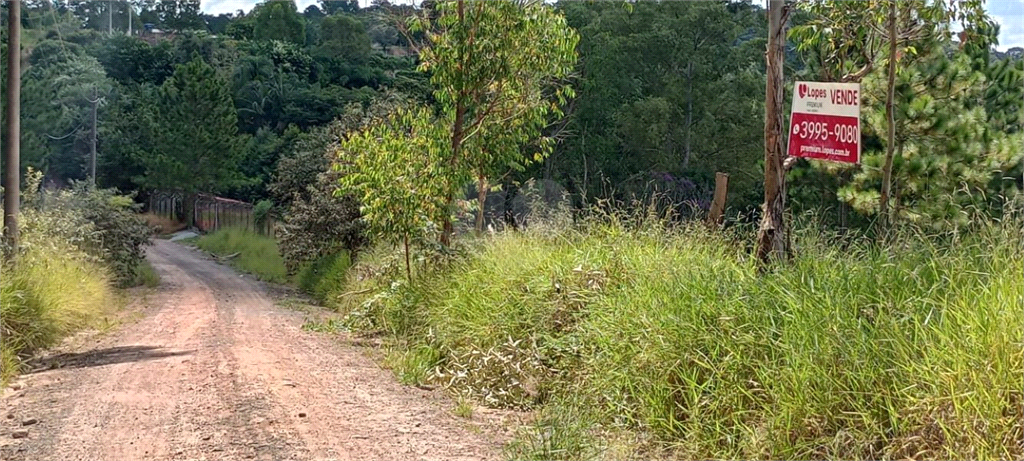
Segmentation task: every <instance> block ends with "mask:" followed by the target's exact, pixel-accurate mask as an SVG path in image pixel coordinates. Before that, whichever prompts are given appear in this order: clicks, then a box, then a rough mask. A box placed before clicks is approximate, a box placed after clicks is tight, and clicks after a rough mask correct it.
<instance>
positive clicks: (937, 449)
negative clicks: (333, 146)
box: [340, 219, 1024, 459]
mask: <svg viewBox="0 0 1024 461" xmlns="http://www.w3.org/2000/svg"><path fill="white" fill-rule="evenodd" d="M1021 225H1022V221H1021V220H1019V219H1015V220H1011V221H1008V222H1005V223H1002V224H992V225H986V226H983V227H982V228H981V229H979V230H977V231H975V232H972V233H970V234H968V235H963V236H956V235H925V234H923V233H921V232H919V231H917V230H915V229H914V228H906V229H904V230H903V231H902V232H901V233H900V236H899V238H898V239H896V241H898V242H899V243H893V244H891V245H887V246H877V245H875V244H874V243H873V242H872V241H870V240H869V239H865V238H863V237H862V236H856V235H848V236H839V235H837V234H835V233H832V232H829V231H827V230H823V229H822V228H821V227H819V226H814V225H810V224H805V225H803V226H801V227H800V230H799V231H798V232H797V234H796V236H795V240H794V243H795V245H796V247H797V248H798V249H799V250H798V255H797V256H796V259H795V260H794V261H793V263H792V264H791V265H790V266H788V267H783V268H778V269H776V270H774V271H772V272H771V273H768V274H764V275H759V273H758V267H757V264H756V262H755V261H752V260H751V257H750V255H749V254H748V252H747V251H745V249H744V245H743V244H742V243H740V242H743V241H749V240H750V236H749V235H745V233H743V232H737V233H733V234H720V233H714V232H709V231H707V230H706V228H704V227H703V226H698V225H692V226H682V227H674V228H666V227H663V226H661V225H660V224H658V223H651V224H648V225H642V226H639V227H635V226H630V225H627V224H625V223H624V222H623V221H617V220H600V221H597V222H592V223H590V224H587V225H584V226H583V227H581V228H579V229H573V230H561V231H556V230H552V229H545V230H531V231H526V232H522V233H506V234H501V235H497V236H495V237H493V238H486V239H481V240H476V241H470V242H467V247H466V248H465V255H464V256H463V257H460V258H458V259H457V260H455V261H453V262H451V263H450V264H447V265H445V266H442V267H434V268H430V269H429V270H421V271H419V272H418V273H417V274H416V275H415V276H414V277H415V278H414V280H415V281H414V283H413V284H409V283H406V282H405V281H404V280H403V279H404V277H403V275H404V274H403V272H404V267H403V263H402V257H401V256H400V254H392V252H383V251H378V252H372V253H371V254H372V255H373V256H370V257H367V258H365V259H364V260H362V261H361V262H359V263H357V264H356V265H355V266H354V267H353V270H352V271H351V274H350V276H349V284H348V286H347V287H346V288H345V290H346V291H354V290H368V291H369V292H368V293H366V294H363V295H359V296H348V297H346V298H344V302H343V303H342V304H340V308H341V310H342V313H344V314H346V317H345V324H346V325H347V326H348V327H350V328H354V329H356V330H359V331H363V332H369V333H386V334H387V335H388V337H390V338H391V342H390V347H391V349H390V357H389V358H388V359H387V360H386V362H387V363H389V364H390V365H391V366H392V368H393V369H395V370H396V373H397V374H399V376H400V377H402V378H403V379H404V380H406V381H408V382H410V383H415V384H429V385H440V386H444V387H447V388H449V389H450V390H451V391H452V392H453V393H455V394H457V395H469V396H471V397H472V398H473V399H474V400H475V401H476V402H479V403H481V404H484V405H488V406H492V407H500V408H517V409H530V410H536V411H538V415H539V419H538V422H537V423H536V425H535V426H534V427H531V428H528V429H527V430H525V431H524V432H523V433H522V434H520V437H519V438H518V439H517V440H516V441H515V442H514V443H513V444H511V445H510V446H509V453H508V455H509V456H510V457H511V458H513V459H593V458H595V457H598V458H600V457H602V456H605V457H608V456H610V457H612V458H615V459H622V458H624V457H629V458H635V457H641V458H665V457H671V458H679V459H694V458H716V459H718V458H722V459H812V458H813V459H822V458H829V459H834V458H844V459H883V458H885V459H889V458H945V459H995V458H999V459H1013V458H1019V457H1021V456H1022V455H1024V452H1022V451H1021V442H1022V441H1024V440H1022V438H1021V437H1022V434H1024V432H1022V431H1024V427H1022V424H1024V423H1022V421H1024V419H1022V418H1024V415H1022V413H1021V408H1022V407H1024V396H1022V393H1021V389H1022V388H1024V379H1022V375H1021V373H1020V370H1021V369H1022V368H1024V362H1022V358H1024V356H1022V347H1021V339H1020V338H1021V337H1022V336H1024V326H1022V325H1024V311H1022V310H1021V299H1022V297H1024V285H1022V284H1021V282H1020V274H1021V273H1022V272H1024V256H1022V251H1021V250H1022V248H1021V245H1020V241H1021V237H1022V234H1021V230H1020V229H1021ZM396 253H397V252H396ZM396 280H397V281H396ZM616 441H617V442H616ZM616 443H617V444H618V445H615V444H616ZM609 444H611V445H609ZM609 450H610V451H609Z"/></svg>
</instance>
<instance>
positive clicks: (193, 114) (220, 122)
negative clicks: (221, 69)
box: [144, 56, 242, 193]
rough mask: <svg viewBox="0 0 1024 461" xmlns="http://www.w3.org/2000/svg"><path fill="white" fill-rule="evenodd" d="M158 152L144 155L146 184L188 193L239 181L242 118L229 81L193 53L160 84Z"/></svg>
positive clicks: (219, 187)
mask: <svg viewBox="0 0 1024 461" xmlns="http://www.w3.org/2000/svg"><path fill="white" fill-rule="evenodd" d="M159 95H160V104H159V106H158V111H157V126H156V128H155V129H156V130H157V132H156V139H157V143H156V146H155V148H154V150H155V152H154V153H153V154H152V155H150V156H147V157H145V162H146V176H145V178H144V181H145V185H146V186H148V187H151V188H154V189H163V190H181V191H184V192H186V193H196V192H217V191H218V190H220V189H223V188H225V187H227V186H230V185H232V184H233V183H237V182H238V181H239V180H240V178H239V177H238V174H237V168H238V161H239V156H240V154H241V152H242V151H241V149H240V142H239V141H241V140H240V139H239V138H238V137H237V136H236V135H237V132H238V118H237V115H236V113H235V108H234V106H233V105H232V104H231V93H230V92H229V90H228V84H227V82H226V81H224V79H223V78H221V77H219V76H218V75H217V74H216V72H215V71H214V69H213V68H212V67H210V65H208V64H206V63H205V62H203V61H202V60H201V59H199V57H198V56H194V57H193V60H192V61H191V62H189V63H188V64H185V65H181V66H178V67H177V69H176V70H175V71H174V75H173V76H171V77H170V78H169V79H167V81H165V82H164V84H163V85H162V86H161V87H160V91H159Z"/></svg>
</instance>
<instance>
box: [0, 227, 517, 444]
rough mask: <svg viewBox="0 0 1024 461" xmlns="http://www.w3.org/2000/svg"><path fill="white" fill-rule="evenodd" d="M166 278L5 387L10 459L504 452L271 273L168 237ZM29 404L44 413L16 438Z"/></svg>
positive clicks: (159, 244) (158, 258) (157, 251)
mask: <svg viewBox="0 0 1024 461" xmlns="http://www.w3.org/2000/svg"><path fill="white" fill-rule="evenodd" d="M148 258H149V260H150V262H151V263H152V264H153V266H154V267H155V268H156V270H157V271H158V272H159V274H160V276H161V280H162V285H161V288H160V289H159V290H158V292H157V293H156V295H155V296H154V297H153V299H151V300H150V301H151V302H150V304H151V305H152V306H153V308H152V309H150V310H149V311H147V313H146V315H145V317H144V318H143V319H141V320H140V321H138V322H136V323H134V324H132V325H130V326H128V327H126V328H123V329H122V330H121V331H118V332H116V333H114V334H112V335H110V336H109V337H106V338H104V339H101V340H100V341H99V342H98V343H96V344H94V345H93V346H91V347H89V348H88V349H87V350H82V351H75V352H72V353H68V354H60V355H57V356H54V357H50V359H49V360H50V361H51V362H53V361H55V362H59V363H60V364H61V365H62V366H61V367H59V368H55V369H50V370H45V371H39V372H34V373H29V374H28V375H26V376H25V377H24V378H23V379H22V380H21V381H24V382H25V384H26V388H25V389H23V390H20V391H17V392H14V393H13V395H11V394H10V393H8V395H6V396H5V397H4V398H3V406H4V410H3V414H4V415H5V417H4V419H3V423H2V424H3V427H4V429H6V430H5V431H4V433H3V434H2V436H0V440H2V442H0V458H3V459H5V460H127V459H131V460H144V459H145V460H171V459H174V460H178V459H217V460H242V459H257V460H284V459H295V460H306V459H309V460H314V459H315V460H327V459H337V460H349V459H352V460H356V459H358V460H364V459H452V460H475V459H495V458H497V457H499V454H500V441H499V439H500V438H501V437H500V436H498V435H495V434H494V433H492V432H490V431H488V432H481V431H479V430H477V431H473V430H470V428H469V427H468V424H467V423H466V421H465V420H460V419H457V418H455V417H454V416H452V415H451V414H450V412H448V411H446V410H445V409H444V408H443V406H444V404H442V401H441V400H440V399H439V398H438V396H437V394H436V393H430V392H427V391H423V390H420V389H416V388H410V387H406V386H401V385H399V384H398V383H396V382H395V380H394V378H393V376H392V375H391V373H389V372H387V371H385V370H382V369H380V368H379V367H378V366H376V365H375V364H374V363H373V362H372V361H371V360H370V359H369V358H368V357H367V356H366V355H365V354H364V353H363V351H361V350H359V349H358V348H354V347H347V346H344V345H342V344H339V343H337V342H334V341H332V340H331V339H330V338H327V337H324V336H322V335H317V334H315V333H310V332H305V331H303V330H302V329H301V328H300V325H301V322H302V315H301V314H299V313H297V312H292V311H288V310H284V309H280V308H278V307H276V306H275V305H274V304H273V302H272V301H271V300H270V299H269V298H268V295H267V293H266V290H265V289H264V288H263V286H262V285H261V284H260V283H258V282H255V281H253V280H252V279H251V278H250V277H243V276H239V275H238V274H237V273H235V272H234V271H233V270H231V269H229V268H227V267H224V266H221V265H218V264H216V263H214V262H213V261H210V260H209V259H206V258H204V257H202V256H201V254H200V253H199V252H197V251H194V250H191V249H188V248H186V247H183V246H180V245H177V244H174V243H171V242H167V241H163V240H160V241H156V242H154V245H153V246H152V247H150V248H149V251H148ZM24 418H36V419H38V420H39V422H38V423H35V424H33V425H31V426H26V428H27V429H29V436H28V437H27V438H23V439H12V438H11V434H12V432H11V431H12V430H14V429H19V428H20V427H19V426H20V424H21V422H22V420H23V419H24Z"/></svg>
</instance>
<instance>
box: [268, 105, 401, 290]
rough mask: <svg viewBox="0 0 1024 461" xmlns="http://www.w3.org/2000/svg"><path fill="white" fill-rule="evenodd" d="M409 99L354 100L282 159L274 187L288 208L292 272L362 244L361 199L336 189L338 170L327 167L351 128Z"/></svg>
mask: <svg viewBox="0 0 1024 461" xmlns="http://www.w3.org/2000/svg"><path fill="white" fill-rule="evenodd" d="M405 104H406V102H405V99H404V98H403V97H402V96H401V95H397V94H389V95H386V96H385V97H382V98H379V99H376V100H374V102H373V103H371V104H370V106H369V107H367V108H365V109H364V108H363V107H362V106H360V105H359V104H350V105H348V106H346V107H345V109H344V113H343V115H342V116H341V117H340V118H339V119H337V120H335V121H334V122H331V123H330V124H329V125H327V126H325V127H320V128H316V129H314V130H311V131H310V132H309V133H307V134H305V135H303V136H302V137H300V139H299V140H298V141H297V142H296V144H295V149H294V152H293V153H292V154H291V155H289V156H286V157H284V158H282V159H281V161H280V162H278V165H277V171H276V174H275V178H274V182H273V183H272V184H271V185H270V191H271V193H272V194H273V195H274V197H275V199H276V200H277V201H278V203H280V204H282V207H283V208H284V209H285V213H284V228H283V232H282V233H281V235H279V239H280V243H281V251H282V254H283V255H284V257H285V261H286V262H287V264H288V267H289V270H290V271H295V270H296V269H298V268H299V267H301V266H302V265H304V264H307V263H310V262H312V261H314V260H316V259H317V258H320V257H324V256H327V255H330V254H334V253H337V252H339V251H341V250H347V251H350V252H354V251H356V250H358V249H359V248H360V247H361V246H362V245H363V243H364V240H365V236H364V224H363V222H362V221H360V220H359V202H358V201H357V200H356V199H355V198H354V197H353V196H351V195H344V196H341V197H337V196H335V194H334V191H335V189H337V185H338V178H339V175H338V173H337V172H335V171H333V170H332V169H331V168H329V166H330V165H331V163H332V162H333V160H334V159H336V157H337V152H336V151H335V144H336V143H337V142H338V141H339V140H341V139H342V138H343V137H344V136H345V135H346V134H347V133H349V132H352V131H355V130H359V129H362V128H363V127H365V126H367V125H368V124H370V123H372V122H374V121H380V120H383V119H384V118H385V117H387V115H388V113H389V112H391V111H392V110H395V109H397V108H399V107H403V106H404V105H405Z"/></svg>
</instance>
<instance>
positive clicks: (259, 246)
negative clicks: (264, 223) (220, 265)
mask: <svg viewBox="0 0 1024 461" xmlns="http://www.w3.org/2000/svg"><path fill="white" fill-rule="evenodd" d="M196 245H197V246H199V248H201V249H203V250H206V251H209V252H211V253H214V254H216V255H219V256H232V258H231V263H232V264H233V265H234V266H235V267H238V268H239V269H241V270H243V271H246V272H248V273H250V274H253V275H255V276H256V277H258V278H259V279H260V280H266V281H268V282H276V283H284V282H285V281H286V275H287V274H286V273H285V268H284V260H283V259H282V258H281V254H280V253H279V252H278V250H277V242H276V241H274V239H273V238H271V237H267V236H265V235H260V234H256V233H254V232H250V231H247V230H244V229H238V228H225V229H221V230H218V231H217V232H214V233H212V234H209V235H204V236H202V237H200V238H199V240H198V241H197V242H196Z"/></svg>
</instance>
